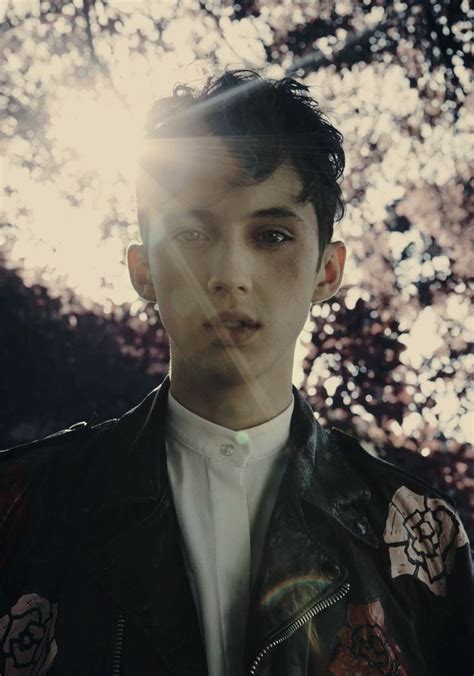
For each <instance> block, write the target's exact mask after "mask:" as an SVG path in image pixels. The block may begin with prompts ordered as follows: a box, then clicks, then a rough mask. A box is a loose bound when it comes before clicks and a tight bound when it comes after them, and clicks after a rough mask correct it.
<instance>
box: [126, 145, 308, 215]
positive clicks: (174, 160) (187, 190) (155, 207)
mask: <svg viewBox="0 0 474 676" xmlns="http://www.w3.org/2000/svg"><path fill="white" fill-rule="evenodd" d="M242 142H245V139H243V141H242ZM242 175H243V172H242V167H241V165H240V163H239V160H238V158H237V157H236V155H235V154H234V153H233V151H232V150H231V148H230V146H229V145H228V144H227V143H226V142H225V140H224V139H222V138H219V137H216V136H213V135H208V136H198V137H192V138H190V137H188V138H175V139H169V138H164V139H152V140H150V141H148V142H147V146H146V148H145V152H144V153H143V155H142V160H141V163H140V166H139V182H138V190H137V193H138V200H139V206H140V207H141V208H142V209H143V208H145V209H146V210H147V211H151V212H155V211H156V212H158V213H163V212H164V211H170V210H172V211H179V210H180V209H183V210H189V209H193V208H194V209H209V210H215V211H216V212H219V210H221V209H222V210H225V211H226V213H228V212H229V210H230V211H232V212H235V213H236V214H237V213H239V212H240V211H242V210H245V211H253V210H256V209H257V208H263V207H268V206H273V205H275V204H279V205H282V204H287V205H292V207H293V209H294V210H298V211H299V214H300V215H301V216H303V217H304V216H306V218H307V219H310V218H311V216H312V215H313V216H314V209H313V208H312V206H311V205H308V204H307V205H302V204H298V203H297V201H296V197H297V195H298V194H299V192H300V191H301V188H302V183H301V179H300V178H299V176H298V174H297V172H296V171H295V169H294V168H293V167H292V165H291V164H289V163H286V162H285V163H283V164H281V165H280V166H279V167H278V168H277V169H276V170H275V172H274V173H273V174H272V175H270V176H269V177H268V178H267V179H265V180H264V181H261V182H260V183H253V184H251V185H248V184H246V185H242V181H241V178H242Z"/></svg>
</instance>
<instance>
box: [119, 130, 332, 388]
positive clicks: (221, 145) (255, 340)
mask: <svg viewBox="0 0 474 676" xmlns="http://www.w3.org/2000/svg"><path fill="white" fill-rule="evenodd" d="M195 141H196V146H193V140H189V139H187V141H186V147H184V146H183V151H182V153H183V157H180V156H179V151H176V152H175V153H174V155H173V161H174V162H175V165H174V166H176V167H177V169H176V172H173V170H170V171H168V172H166V173H165V172H164V171H162V170H160V169H159V168H158V169H152V168H151V167H152V164H148V170H147V173H145V175H144V176H143V177H142V178H143V180H142V194H141V197H140V196H139V200H140V199H141V200H145V201H146V206H145V207H143V206H142V208H144V209H145V211H146V213H147V220H148V249H147V251H146V252H145V251H143V252H142V253H143V257H144V258H143V259H142V262H143V263H144V265H145V268H146V267H147V265H148V266H149V276H150V278H151V281H152V284H153V287H154V292H155V297H156V301H157V304H158V307H159V312H160V316H161V320H162V323H163V325H164V326H165V328H166V330H167V333H168V336H169V339H170V351H171V365H172V374H174V373H175V372H177V371H179V372H181V373H182V371H183V369H184V370H186V369H188V370H189V369H191V370H192V371H194V374H193V376H196V375H197V376H198V377H202V378H205V379H207V380H208V381H209V379H210V380H211V381H212V382H216V383H217V382H220V383H222V384H227V385H232V384H238V383H239V382H242V380H247V379H248V378H256V379H260V380H261V379H262V378H263V381H265V382H266V383H267V385H268V383H271V382H272V374H276V373H277V372H278V373H279V374H280V379H281V376H282V374H283V373H284V374H286V375H288V376H289V379H290V380H291V373H292V368H293V357H294V350H295V344H296V340H297V338H298V335H299V333H300V332H301V330H302V328H303V326H304V323H305V320H306V318H307V314H308V310H309V305H310V302H311V299H312V296H313V292H314V289H315V284H316V281H317V279H318V278H319V277H320V275H321V274H322V273H323V272H324V271H322V272H320V275H317V271H316V265H317V261H318V254H319V248H318V231H317V219H316V215H315V212H314V208H313V206H312V205H311V204H306V205H301V204H297V203H296V195H297V194H298V193H299V191H300V189H301V183H300V179H299V177H298V175H297V173H296V172H295V170H294V169H293V168H292V167H291V166H290V165H289V164H284V165H281V166H280V167H279V168H278V169H277V170H276V171H275V173H274V174H273V175H272V176H270V177H269V178H268V179H267V180H265V181H264V182H261V183H258V184H255V185H250V186H243V187H242V186H237V187H236V186H235V185H232V178H233V177H234V176H235V175H236V172H238V171H239V167H238V165H237V162H236V161H235V160H234V158H233V157H232V155H231V153H230V152H229V149H228V147H227V146H226V144H225V142H224V141H222V139H218V138H216V137H207V138H206V148H205V150H204V148H203V139H202V138H200V139H196V140H195ZM185 157H186V159H185ZM155 166H156V165H155ZM277 207H278V208H279V209H285V210H287V211H288V212H293V214H294V215H291V214H290V213H289V214H288V215H286V216H285V214H284V213H283V212H282V213H278V212H276V211H275V212H274V213H273V214H272V213H271V212H269V210H270V209H273V210H275V209H276V208H277ZM258 212H261V214H260V215H258ZM264 212H268V213H267V214H265V213H264ZM145 261H147V262H145ZM129 265H130V258H129ZM322 267H324V266H322ZM131 274H132V277H133V270H131ZM225 310H235V311H238V312H242V313H245V314H247V315H249V316H250V317H251V318H252V319H253V320H255V321H256V322H257V323H258V328H257V329H256V330H254V331H250V332H248V333H247V334H246V333H245V332H244V331H243V330H242V331H237V333H233V332H227V331H226V329H223V330H219V329H218V330H217V331H216V329H215V326H214V328H213V327H212V326H211V327H209V326H208V325H206V324H209V322H210V321H211V322H212V320H213V318H214V316H215V315H216V313H219V312H222V311H225ZM236 335H238V336H239V338H236Z"/></svg>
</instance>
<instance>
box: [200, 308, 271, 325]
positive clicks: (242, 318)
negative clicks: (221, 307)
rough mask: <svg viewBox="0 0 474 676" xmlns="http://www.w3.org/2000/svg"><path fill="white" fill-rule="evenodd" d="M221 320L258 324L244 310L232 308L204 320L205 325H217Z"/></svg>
mask: <svg viewBox="0 0 474 676" xmlns="http://www.w3.org/2000/svg"><path fill="white" fill-rule="evenodd" d="M223 322H245V323H246V324H251V325H252V326H259V323H258V322H257V320H256V319H253V317H251V316H250V315H247V314H245V312H235V311H234V310H225V311H224V312H219V313H217V314H216V315H214V316H213V317H211V319H210V320H209V321H207V322H205V325H206V326H218V325H219V324H222V323H223Z"/></svg>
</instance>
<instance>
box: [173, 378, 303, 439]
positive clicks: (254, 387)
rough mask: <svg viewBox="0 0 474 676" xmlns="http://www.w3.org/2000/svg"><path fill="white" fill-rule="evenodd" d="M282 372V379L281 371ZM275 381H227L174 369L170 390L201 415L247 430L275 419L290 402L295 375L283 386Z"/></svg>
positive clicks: (225, 424)
mask: <svg viewBox="0 0 474 676" xmlns="http://www.w3.org/2000/svg"><path fill="white" fill-rule="evenodd" d="M272 375H273V376H274V375H275V374H272ZM278 375H279V376H280V380H281V374H278ZM262 380H263V382H262ZM272 380H274V378H266V379H265V378H264V379H258V380H257V379H255V380H252V381H250V382H233V383H225V384H223V383H220V382H216V380H213V379H212V378H206V377H204V376H203V375H199V374H196V373H192V372H189V371H187V372H186V373H183V372H182V371H181V369H173V368H171V374H170V382H171V384H170V391H171V394H172V395H173V397H174V398H175V399H176V400H177V401H179V403H180V404H181V405H182V406H184V407H185V408H187V409H188V410H189V411H191V412H192V413H195V414H196V415H198V416H200V417H201V418H205V419H206V420H210V421H211V422H213V423H215V424H216V425H221V426H222V427H226V428H227V429H231V430H244V429H248V428H250V427H255V426H256V425H261V424H263V423H264V422H267V421H268V420H271V419H272V418H275V417H276V416H277V415H279V414H280V413H282V412H283V411H284V410H285V409H286V408H287V407H288V406H289V405H290V403H291V397H292V383H291V377H289V378H288V379H287V380H288V382H285V383H281V382H280V383H279V386H276V385H277V384H276V383H275V382H272ZM266 381H268V382H266Z"/></svg>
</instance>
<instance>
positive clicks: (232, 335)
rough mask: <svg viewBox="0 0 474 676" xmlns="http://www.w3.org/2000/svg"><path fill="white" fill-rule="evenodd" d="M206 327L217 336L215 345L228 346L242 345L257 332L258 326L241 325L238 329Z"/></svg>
mask: <svg viewBox="0 0 474 676" xmlns="http://www.w3.org/2000/svg"><path fill="white" fill-rule="evenodd" d="M206 329H207V330H208V331H210V332H212V333H213V334H214V335H215V336H217V338H218V340H217V341H215V342H214V344H216V345H221V346H228V347H231V346H233V345H243V344H244V343H247V342H248V341H249V340H250V339H251V338H252V336H253V335H254V334H255V333H257V331H258V329H259V327H258V326H243V327H242V328H239V329H228V328H227V327H225V326H206Z"/></svg>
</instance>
